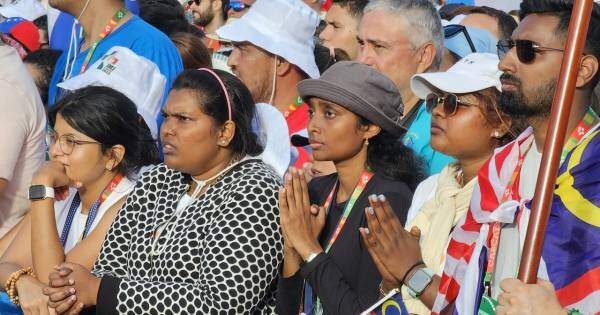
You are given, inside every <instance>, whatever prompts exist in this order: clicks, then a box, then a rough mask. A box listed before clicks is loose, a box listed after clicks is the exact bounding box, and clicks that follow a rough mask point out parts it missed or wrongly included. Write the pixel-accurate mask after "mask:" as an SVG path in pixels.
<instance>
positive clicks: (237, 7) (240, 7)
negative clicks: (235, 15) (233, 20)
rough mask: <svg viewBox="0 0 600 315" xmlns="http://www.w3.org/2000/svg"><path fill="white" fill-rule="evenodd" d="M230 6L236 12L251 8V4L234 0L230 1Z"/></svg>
mask: <svg viewBox="0 0 600 315" xmlns="http://www.w3.org/2000/svg"><path fill="white" fill-rule="evenodd" d="M228 7H229V9H231V10H233V11H235V12H241V11H244V9H250V7H251V5H249V4H245V3H243V2H241V1H232V2H229V5H228Z"/></svg>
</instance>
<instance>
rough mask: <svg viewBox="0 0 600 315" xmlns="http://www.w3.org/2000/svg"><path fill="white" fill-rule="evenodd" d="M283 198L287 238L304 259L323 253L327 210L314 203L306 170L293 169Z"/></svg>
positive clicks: (286, 180) (287, 178)
mask: <svg viewBox="0 0 600 315" xmlns="http://www.w3.org/2000/svg"><path fill="white" fill-rule="evenodd" d="M279 199H280V212H281V225H282V229H283V231H284V239H285V241H287V243H289V244H290V245H291V247H293V248H294V249H295V250H296V251H297V252H298V254H299V255H300V256H301V257H302V258H303V259H304V260H306V259H307V258H308V256H309V255H310V254H312V253H315V252H321V251H322V250H323V249H322V248H321V246H320V245H319V242H318V236H319V234H320V233H321V230H322V229H323V226H324V225H325V210H324V209H323V208H322V207H318V206H311V204H310V198H309V195H308V185H307V183H306V178H305V176H304V172H303V171H301V170H300V171H299V170H297V169H295V168H290V170H289V172H288V173H287V174H286V176H285V186H284V188H282V189H281V190H280V197H279ZM286 246H288V245H286Z"/></svg>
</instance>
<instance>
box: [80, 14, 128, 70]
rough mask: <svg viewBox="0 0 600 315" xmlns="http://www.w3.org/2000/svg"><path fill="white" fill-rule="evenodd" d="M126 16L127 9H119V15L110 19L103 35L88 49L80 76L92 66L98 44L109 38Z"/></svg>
mask: <svg viewBox="0 0 600 315" xmlns="http://www.w3.org/2000/svg"><path fill="white" fill-rule="evenodd" d="M125 15H127V9H119V11H117V13H115V15H114V16H113V17H112V18H111V19H110V21H108V23H107V24H106V26H105V27H104V30H103V31H102V33H100V35H98V39H97V40H96V41H95V42H94V43H93V44H92V46H91V47H90V48H89V49H88V53H87V55H86V56H85V60H84V61H83V65H82V66H81V70H80V71H79V74H82V73H84V72H85V70H86V69H87V67H88V65H89V64H90V61H91V60H92V56H93V55H94V51H96V48H98V44H99V43H100V41H102V40H103V39H104V38H105V37H106V36H108V35H109V34H110V33H112V31H114V29H115V26H117V24H119V22H121V20H123V18H125Z"/></svg>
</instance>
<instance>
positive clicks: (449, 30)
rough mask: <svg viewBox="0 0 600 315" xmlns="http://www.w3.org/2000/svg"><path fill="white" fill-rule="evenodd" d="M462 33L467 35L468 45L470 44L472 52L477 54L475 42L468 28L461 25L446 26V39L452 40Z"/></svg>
mask: <svg viewBox="0 0 600 315" xmlns="http://www.w3.org/2000/svg"><path fill="white" fill-rule="evenodd" d="M460 33H463V34H464V35H465V39H466V40H467V43H469V48H471V52H477V49H475V44H473V40H472V39H471V36H469V32H468V31H467V28H466V27H464V26H463V25H460V24H450V25H446V26H444V38H452V37H454V36H456V35H458V34H460Z"/></svg>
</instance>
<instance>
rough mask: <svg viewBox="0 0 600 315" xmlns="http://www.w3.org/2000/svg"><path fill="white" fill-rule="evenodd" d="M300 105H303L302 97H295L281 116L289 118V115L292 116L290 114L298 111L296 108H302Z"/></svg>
mask: <svg viewBox="0 0 600 315" xmlns="http://www.w3.org/2000/svg"><path fill="white" fill-rule="evenodd" d="M302 104H304V101H303V100H302V97H300V96H298V97H296V98H295V99H294V101H293V102H292V103H291V104H290V106H288V109H287V110H286V111H285V113H283V116H284V117H285V118H288V117H290V115H292V113H294V112H295V111H296V110H298V108H300V107H302Z"/></svg>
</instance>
